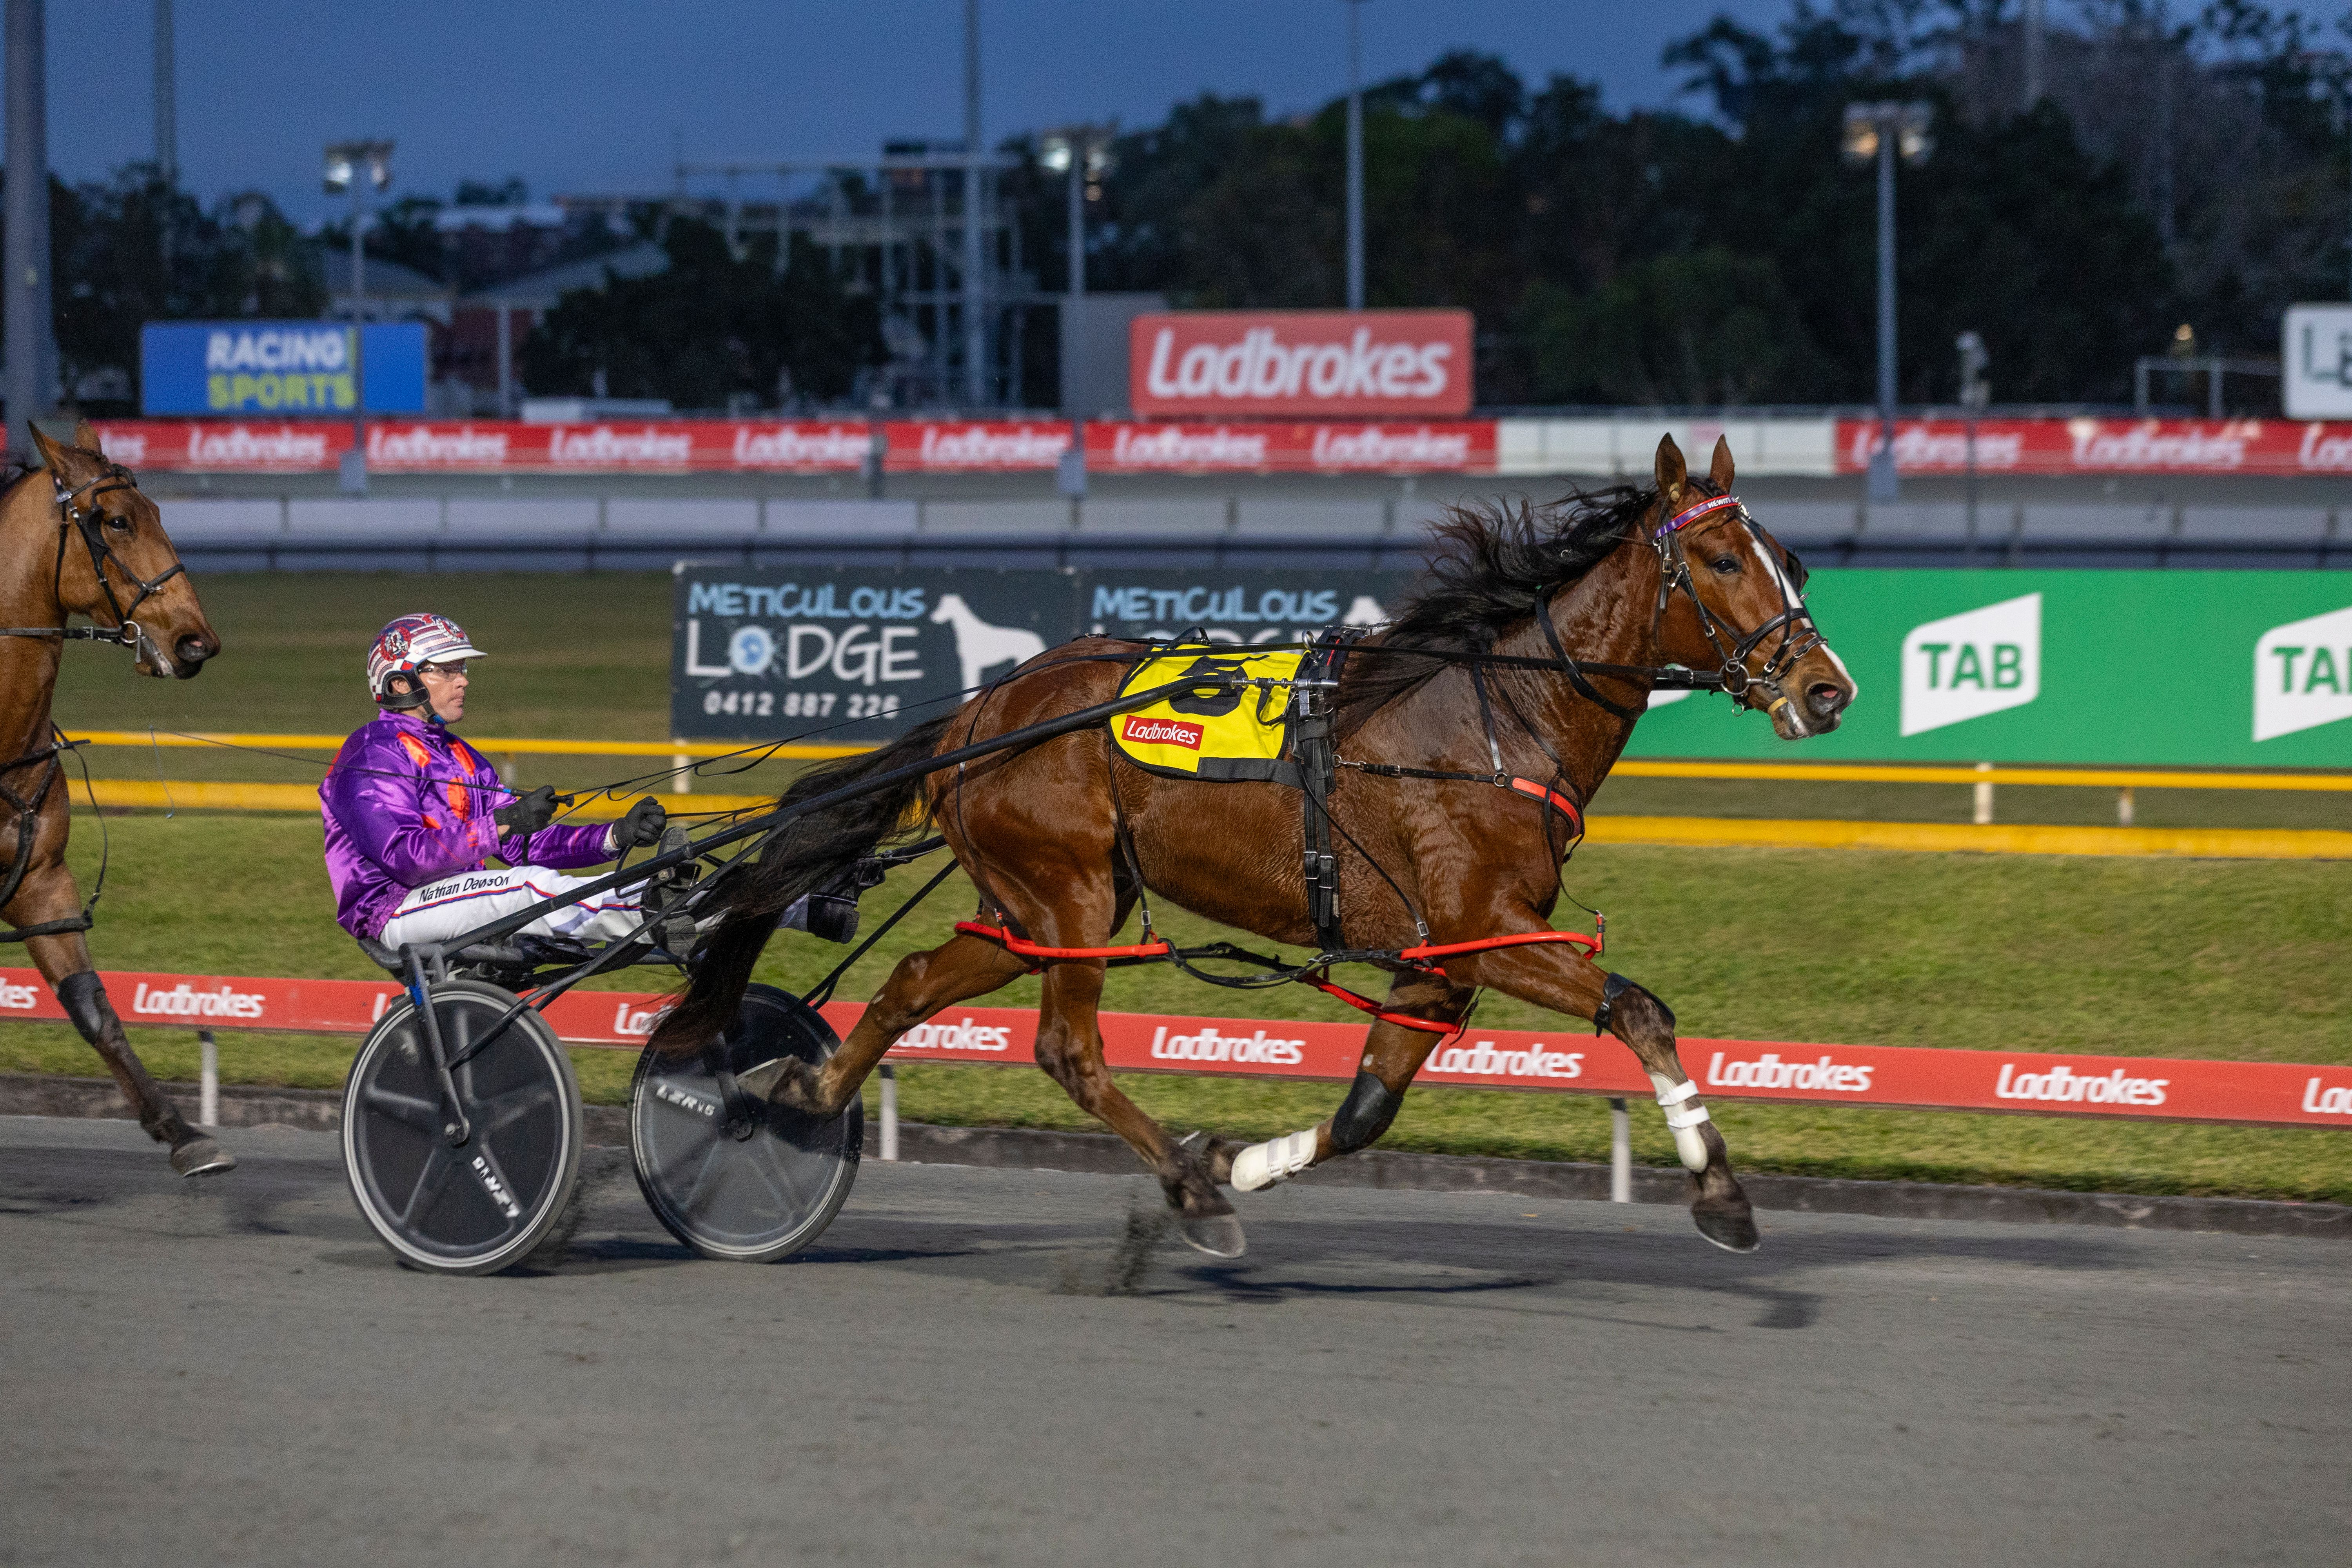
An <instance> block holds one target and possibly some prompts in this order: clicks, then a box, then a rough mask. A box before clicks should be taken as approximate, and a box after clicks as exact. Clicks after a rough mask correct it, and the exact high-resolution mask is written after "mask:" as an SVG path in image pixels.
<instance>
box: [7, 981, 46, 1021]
mask: <svg viewBox="0 0 2352 1568" xmlns="http://www.w3.org/2000/svg"><path fill="white" fill-rule="evenodd" d="M40 1000H41V991H40V987H39V986H37V985H19V984H16V982H15V981H13V980H9V981H0V1007H5V1008H6V1009H7V1010H8V1011H9V1012H11V1013H29V1012H31V1011H32V1010H33V1009H34V1008H35V1007H36V1006H37V1005H39V1004H40Z"/></svg>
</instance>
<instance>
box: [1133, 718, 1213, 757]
mask: <svg viewBox="0 0 2352 1568" xmlns="http://www.w3.org/2000/svg"><path fill="white" fill-rule="evenodd" d="M1118 732H1119V736H1120V738H1121V739H1122V740H1129V741H1133V742H1136V743H1137V744H1139V745H1144V746H1181V747H1183V748H1184V749H1185V750H1186V751H1188V752H1197V751H1199V750H1200V749H1201V726H1199V725H1198V724H1186V723H1182V722H1181V721H1177V720H1174V719H1145V718H1141V717H1139V716H1138V715H1136V714H1133V713H1130V714H1129V715H1128V716H1127V722H1126V723H1125V724H1123V725H1121V726H1120V727H1119V731H1118Z"/></svg>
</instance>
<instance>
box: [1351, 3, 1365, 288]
mask: <svg viewBox="0 0 2352 1568" xmlns="http://www.w3.org/2000/svg"><path fill="white" fill-rule="evenodd" d="M1363 308H1364V0H1348V309H1349V310H1362V309H1363Z"/></svg>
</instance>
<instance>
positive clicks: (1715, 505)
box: [1650, 496, 1739, 539]
mask: <svg viewBox="0 0 2352 1568" xmlns="http://www.w3.org/2000/svg"><path fill="white" fill-rule="evenodd" d="M1738 504H1739V498H1738V496H1709V497H1707V498H1706V500H1703V501H1701V502H1699V503H1698V505H1696V506H1695V507H1690V508H1688V509H1686V510H1682V511H1678V512H1676V513H1675V515H1674V516H1673V517H1671V518H1669V519H1667V520H1666V523H1665V526H1664V527H1663V528H1661V529H1659V530H1658V531H1657V532H1655V533H1654V534H1652V535H1651V536H1650V537H1651V538H1653V539H1664V537H1665V536H1666V535H1668V534H1669V533H1672V532H1674V531H1675V530H1676V529H1678V528H1682V527H1685V525H1687V524H1690V523H1694V522H1696V521H1698V520H1699V519H1700V518H1703V517H1706V516H1707V515H1709V514H1710V513H1713V512H1718V511H1721V510H1723V509H1724V508H1725V507H1727V506H1738Z"/></svg>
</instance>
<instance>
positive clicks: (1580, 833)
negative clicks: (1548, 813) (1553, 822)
mask: <svg viewBox="0 0 2352 1568" xmlns="http://www.w3.org/2000/svg"><path fill="white" fill-rule="evenodd" d="M1510 787H1511V788H1512V790H1514V791H1515V792H1517V794H1520V795H1526V796H1527V797H1528V799H1529V800H1539V801H1541V802H1543V803H1544V804H1545V805H1549V806H1550V807H1551V808H1552V809H1553V810H1554V811H1556V812H1559V814H1560V815H1561V816H1565V817H1567V818H1568V823H1569V826H1570V827H1573V828H1575V829H1576V836H1577V837H1580V838H1581V837H1584V814H1583V813H1582V812H1580V811H1579V810H1577V809H1576V802H1574V801H1572V800H1570V799H1569V798H1568V796H1566V795H1562V794H1560V793H1559V791H1558V790H1556V789H1554V788H1552V787H1551V786H1550V785H1549V784H1538V783H1536V781H1535V780H1533V779H1518V778H1515V779H1513V780H1512V781H1511V784H1510Z"/></svg>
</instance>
